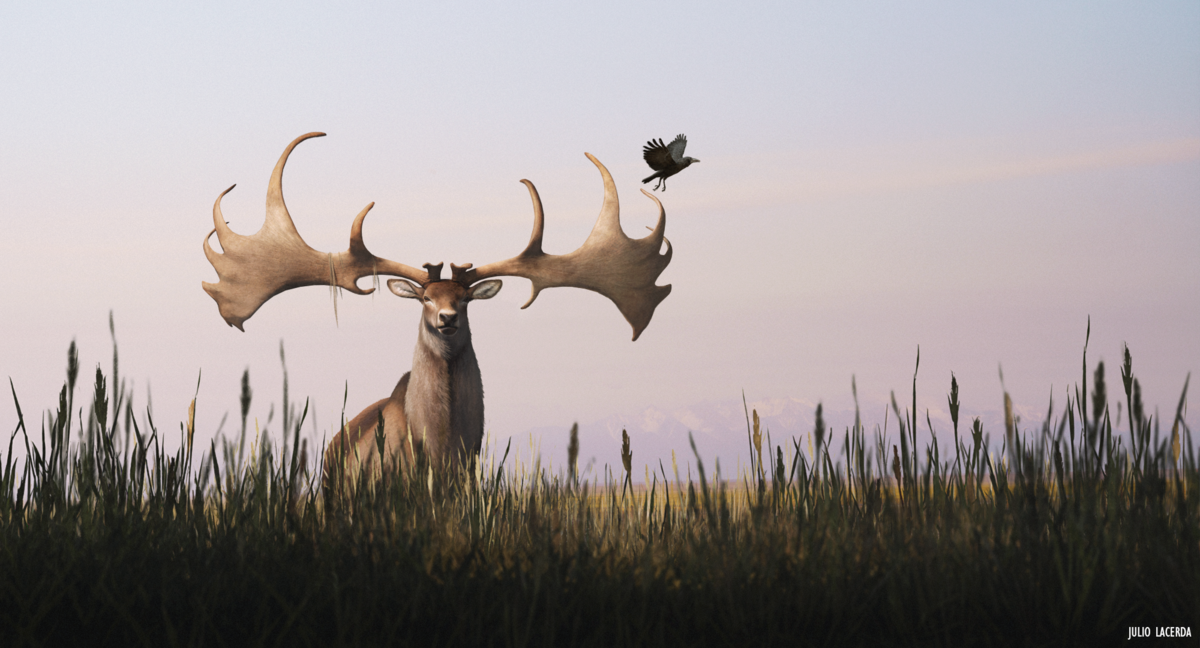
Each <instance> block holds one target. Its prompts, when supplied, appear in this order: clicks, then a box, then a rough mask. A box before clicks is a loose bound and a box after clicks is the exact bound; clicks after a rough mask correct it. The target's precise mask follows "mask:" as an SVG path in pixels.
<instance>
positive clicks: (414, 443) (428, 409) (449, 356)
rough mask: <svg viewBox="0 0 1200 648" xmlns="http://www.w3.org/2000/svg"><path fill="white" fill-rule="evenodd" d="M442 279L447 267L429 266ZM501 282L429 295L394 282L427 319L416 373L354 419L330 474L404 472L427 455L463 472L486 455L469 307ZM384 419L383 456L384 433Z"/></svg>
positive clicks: (331, 460)
mask: <svg viewBox="0 0 1200 648" xmlns="http://www.w3.org/2000/svg"><path fill="white" fill-rule="evenodd" d="M427 267H428V268H430V269H431V272H439V273H440V270H441V265H440V264H439V265H437V266H427ZM501 285H502V284H501V282H500V281H499V280H495V279H494V280H489V281H484V282H480V283H478V284H476V285H475V286H472V287H470V288H467V287H465V286H463V285H462V284H460V283H459V282H457V281H436V282H433V283H430V284H429V285H427V286H425V287H420V286H416V285H413V284H411V283H409V282H407V281H404V280H403V279H392V280H390V281H388V288H389V289H390V290H391V291H392V292H393V293H395V294H396V295H398V296H400V297H405V298H408V299H417V300H420V301H421V305H422V314H421V323H420V328H419V331H418V333H417V347H416V350H415V351H414V352H413V361H412V371H410V372H407V373H405V374H404V376H403V377H401V378H400V382H398V383H397V384H396V388H395V389H393V390H392V395H391V396H389V397H388V398H385V399H383V400H380V401H377V402H375V403H374V404H372V405H371V406H370V407H368V408H367V409H365V410H363V411H362V412H361V413H360V414H359V415H358V416H355V417H354V418H353V419H351V420H350V421H349V422H348V423H346V426H345V427H344V428H342V430H341V431H340V432H338V433H337V434H336V435H335V436H334V437H333V440H332V441H331V442H330V445H329V447H330V449H331V450H332V451H331V452H328V453H326V456H325V473H326V475H333V474H335V473H336V472H338V466H339V462H343V461H344V462H345V465H346V466H347V467H351V468H352V471H351V472H350V474H356V470H353V469H359V470H361V469H363V468H366V469H368V470H374V469H375V468H376V467H377V466H382V467H383V468H384V469H385V470H389V471H390V470H397V469H399V468H400V467H402V466H403V465H406V464H409V463H411V462H412V460H413V455H414V453H423V454H424V455H425V456H427V457H428V458H429V459H430V460H431V461H433V462H435V463H438V464H449V465H450V466H459V465H461V464H462V463H463V461H464V460H467V461H469V460H470V459H472V458H474V457H475V456H477V455H478V454H479V449H480V446H481V445H482V443H483V377H482V375H481V374H480V372H479V361H478V360H477V359H476V357H475V348H474V347H473V346H472V345H471V322H470V318H469V317H468V313H467V305H468V304H469V303H470V302H471V301H472V300H475V299H490V298H491V297H493V296H495V295H496V293H498V292H500V287H501ZM381 417H382V419H383V435H382V436H383V439H382V440H383V450H384V455H383V457H382V458H381V457H380V455H379V439H377V438H376V430H377V428H378V426H379V421H380V418H381Z"/></svg>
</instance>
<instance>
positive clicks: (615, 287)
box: [451, 153, 671, 340]
mask: <svg viewBox="0 0 1200 648" xmlns="http://www.w3.org/2000/svg"><path fill="white" fill-rule="evenodd" d="M584 155H586V156H587V157H588V159H589V160H591V161H592V164H595V165H596V167H597V168H598V169H600V177H601V178H603V180H604V203H603V205H601V207H600V216H599V217H598V218H597V219H596V225H595V226H594V227H592V233H591V234H589V235H588V238H587V240H586V241H584V243H583V246H582V247H580V248H579V249H578V250H575V251H574V252H571V253H569V254H562V255H553V254H546V253H545V252H542V230H543V228H544V226H545V221H544V218H543V215H542V200H541V198H540V197H539V196H538V192H537V189H535V188H534V186H533V183H532V182H530V181H528V180H522V181H521V182H523V183H525V186H526V187H529V195H530V197H531V198H532V199H533V235H532V236H531V237H530V238H529V244H528V245H527V246H525V251H523V252H521V253H520V254H519V255H517V256H515V257H513V258H511V259H507V260H505V261H498V262H496V263H489V264H487V265H484V266H482V267H480V268H476V269H471V264H467V265H465V266H462V267H458V266H451V268H452V270H453V271H454V275H455V276H454V278H455V279H456V280H459V281H462V282H463V283H466V284H468V285H470V284H471V283H474V282H476V281H479V280H480V279H486V278H488V277H498V276H511V277H524V278H526V279H529V280H530V281H531V282H533V292H532V294H530V295H529V301H527V302H525V305H524V306H522V307H521V308H528V307H529V305H530V304H532V303H533V300H535V299H537V296H538V293H540V292H541V291H542V290H543V289H545V288H553V287H558V286H569V287H574V288H586V289H587V290H592V291H595V292H598V293H600V294H601V295H604V296H605V297H608V298H609V299H610V300H612V302H613V303H614V304H616V305H617V308H618V309H620V311H621V314H622V315H624V316H625V319H626V321H628V322H629V324H630V325H631V326H632V327H633V339H634V340H636V339H638V336H639V335H641V334H642V331H643V330H644V329H645V328H646V326H647V325H648V324H650V318H651V317H653V316H654V309H655V308H656V307H657V306H658V304H659V302H661V301H662V300H663V299H666V297H667V295H669V294H670V293H671V286H670V285H666V286H656V285H654V282H655V280H657V279H658V275H660V274H662V271H663V269H664V268H666V267H667V264H668V263H670V262H671V242H670V241H668V240H667V239H666V238H665V237H664V236H663V234H664V232H665V231H666V226H667V215H666V212H665V211H664V210H663V206H662V203H661V202H659V200H658V198H655V197H654V195H652V194H650V193H647V192H646V191H645V190H643V191H642V193H644V194H646V196H647V197H649V198H650V199H651V200H653V201H654V202H655V204H657V205H658V223H657V224H656V225H655V226H654V229H653V230H651V233H650V234H649V235H648V236H646V237H645V238H640V239H631V238H629V237H628V236H626V235H625V232H624V231H622V230H621V216H620V206H619V205H618V202H617V188H616V186H615V185H614V184H613V179H612V176H611V175H609V173H608V169H606V168H604V165H603V164H600V161H599V160H597V159H596V158H594V157H592V154H591V153H585V154H584ZM663 241H666V243H667V251H666V252H665V253H663V254H659V249H660V248H661V247H662V244H663Z"/></svg>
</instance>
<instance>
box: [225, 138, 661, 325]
mask: <svg viewBox="0 0 1200 648" xmlns="http://www.w3.org/2000/svg"><path fill="white" fill-rule="evenodd" d="M324 135H325V134H324V133H308V134H305V135H301V136H300V137H297V138H296V139H295V140H293V141H292V143H291V144H289V145H288V146H287V148H286V149H284V151H283V154H282V155H281V156H280V157H279V161H278V162H277V163H276V164H275V170H274V172H273V173H272V174H271V182H270V185H269V186H268V189H267V216H266V222H265V223H264V224H263V227H262V229H261V230H259V231H258V233H256V234H254V235H253V236H243V235H240V234H237V233H235V232H233V231H232V230H231V229H230V228H229V226H228V225H227V224H226V223H225V219H224V217H223V216H222V214H221V198H222V197H224V196H225V194H227V193H229V192H230V191H231V190H233V187H230V188H229V189H226V190H225V191H223V192H222V193H221V195H220V196H218V197H217V200H216V203H214V205H213V230H212V231H211V232H209V233H208V236H206V237H205V238H204V254H205V256H207V257H208V260H209V262H210V263H212V265H213V268H215V269H216V271H217V276H218V277H219V280H218V282H217V283H215V284H212V283H207V282H204V283H203V287H204V290H205V291H206V292H207V293H208V294H209V295H210V296H211V297H212V298H213V299H214V300H215V301H216V302H217V306H218V308H219V310H220V313H221V316H222V317H223V318H224V319H225V321H226V323H228V324H229V325H230V326H235V327H237V328H238V329H239V330H244V329H243V324H244V323H245V321H246V320H247V319H249V318H250V317H251V316H252V315H254V313H255V312H256V311H257V310H258V309H259V307H260V306H262V305H263V303H265V302H266V301H267V300H268V299H270V298H271V297H273V296H275V295H277V294H279V293H281V292H283V291H285V290H289V289H292V288H298V287H300V286H316V285H328V286H330V287H338V288H344V289H345V290H348V291H350V292H352V293H355V294H359V295H365V294H369V293H371V292H373V290H374V289H373V288H367V289H364V288H359V287H358V285H357V282H358V280H359V279H361V278H362V277H365V276H368V275H375V276H379V275H385V276H395V277H402V278H403V279H401V280H395V279H393V280H390V281H389V282H388V288H389V289H390V290H391V291H392V292H393V293H395V294H397V295H399V296H401V297H406V298H410V299H419V300H421V301H422V304H423V305H424V322H425V325H424V326H423V331H426V332H428V333H429V334H430V335H437V336H441V338H442V339H444V340H446V341H451V340H453V339H454V337H455V335H456V334H457V331H458V330H459V329H460V328H465V325H466V322H467V320H466V304H467V302H469V301H470V300H471V299H487V298H490V297H492V296H493V295H495V294H496V293H497V292H498V291H499V290H500V285H501V284H500V282H499V281H484V280H486V279H491V278H493V277H500V276H511V277H524V278H526V279H529V280H530V281H531V282H532V284H533V290H532V294H531V295H530V297H529V301H527V302H526V303H525V305H524V306H522V308H528V307H529V305H530V304H532V303H533V301H534V300H535V299H536V298H537V296H538V293H540V292H541V291H542V290H544V289H546V288H553V287H575V288H584V289H587V290H591V291H594V292H598V293H600V294H601V295H604V296H605V297H607V298H608V299H610V300H611V301H612V302H613V303H614V304H616V306H617V308H618V309H619V310H620V311H621V314H622V315H624V316H625V319H626V321H628V322H629V324H630V325H631V326H632V327H633V339H634V340H636V339H637V338H638V336H639V335H641V333H642V331H643V330H644V329H645V328H646V326H647V325H648V324H649V323H650V319H651V317H653V315H654V309H655V308H656V307H657V306H658V304H659V303H660V302H662V300H663V299H665V298H666V296H667V295H668V294H670V292H671V286H670V285H666V286H656V285H655V284H654V282H655V280H657V278H658V275H659V274H661V273H662V271H663V269H664V268H666V267H667V264H668V263H670V262H671V253H672V249H671V243H670V241H668V240H667V239H666V237H665V236H664V232H665V230H666V213H665V211H664V210H663V207H662V203H661V202H659V200H658V198H656V197H654V196H653V195H652V194H650V193H648V192H646V191H645V190H643V191H642V193H643V194H645V195H646V196H647V197H649V198H650V199H651V200H653V201H654V203H655V204H656V205H657V206H658V222H657V224H656V225H655V227H654V228H653V229H652V230H651V232H650V234H649V235H647V236H645V237H644V238H641V239H631V238H629V237H628V236H626V235H625V233H624V231H622V229H621V223H620V212H619V207H618V203H617V189H616V186H615V185H614V183H613V179H612V176H611V175H609V173H608V170H607V169H605V168H604V165H603V164H601V163H600V161H599V160H597V159H596V158H595V157H593V156H592V155H591V154H590V153H585V155H587V157H588V159H589V160H591V161H592V163H593V164H595V165H596V167H597V168H598V169H599V170H600V176H601V178H602V180H603V182H604V202H603V203H602V205H601V208H600V216H599V217H598V218H597V220H596V224H595V226H594V227H593V228H592V232H591V234H590V235H589V236H588V238H587V240H586V241H585V242H584V244H583V245H582V246H581V247H580V248H579V249H577V250H575V251H574V252H571V253H568V254H562V255H552V254H546V253H545V252H543V251H542V232H543V229H544V226H545V222H544V217H543V213H542V203H541V198H540V197H539V196H538V193H537V189H536V188H534V186H533V183H532V182H530V181H528V180H521V182H523V183H524V184H525V186H526V187H527V188H528V189H529V194H530V197H531V198H532V200H533V234H532V236H531V237H530V239H529V244H528V245H526V246H525V250H524V251H522V252H521V253H520V254H518V255H517V256H515V257H513V258H511V259H507V260H504V261H499V262H496V263H489V264H486V265H484V266H482V267H479V268H474V267H473V266H472V264H470V263H468V264H464V265H462V266H458V265H453V264H451V274H452V276H451V278H450V280H448V281H442V280H441V278H440V272H441V268H442V264H437V265H436V266H434V265H432V264H425V268H426V269H427V270H425V271H422V270H418V269H416V268H414V267H412V266H408V265H405V264H403V263H399V262H396V261H391V260H388V259H383V258H380V257H377V256H375V255H374V254H371V252H370V251H368V250H367V247H366V245H365V244H364V243H363V238H362V225H363V220H364V219H365V218H366V216H367V212H369V211H370V210H371V208H372V207H374V205H375V203H371V204H369V205H367V206H366V207H365V208H363V210H362V211H361V212H359V214H358V216H356V217H355V218H354V221H353V223H352V224H351V226H350V247H349V248H348V249H347V250H345V251H342V252H337V253H326V252H319V251H317V250H315V249H313V248H311V247H309V245H308V244H307V243H305V242H304V240H303V239H302V238H301V237H300V233H299V232H298V231H297V230H296V226H295V224H294V223H293V222H292V218H291V216H290V215H289V214H288V211H287V206H286V205H285V204H284V201H283V168H284V166H285V165H286V164H287V160H288V156H289V155H291V153H292V150H293V149H295V148H296V145H298V144H299V143H300V142H303V141H304V140H306V139H309V138H312V137H322V136H324ZM235 186H236V185H235ZM214 233H215V234H216V235H217V239H218V240H219V241H220V243H221V247H222V248H223V249H224V252H223V253H219V252H217V251H215V250H214V249H213V248H212V247H211V246H210V245H209V240H210V239H211V237H212V235H213V234H214ZM664 243H665V245H666V251H665V252H662V253H660V249H661V248H662V247H663V245H664ZM435 268H436V272H435V271H434V269H435ZM405 280H407V281H405Z"/></svg>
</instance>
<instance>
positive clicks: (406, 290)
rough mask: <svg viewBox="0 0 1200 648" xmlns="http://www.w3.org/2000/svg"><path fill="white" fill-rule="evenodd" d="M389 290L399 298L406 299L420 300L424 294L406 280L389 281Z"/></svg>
mask: <svg viewBox="0 0 1200 648" xmlns="http://www.w3.org/2000/svg"><path fill="white" fill-rule="evenodd" d="M388 290H390V291H392V294H394V295H396V296H397V297H404V298H406V299H420V298H421V293H422V292H424V291H422V290H421V289H420V288H418V287H417V286H415V285H413V284H412V283H411V282H409V281H406V280H404V279H388Z"/></svg>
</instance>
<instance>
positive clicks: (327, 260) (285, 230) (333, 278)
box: [202, 133, 428, 330]
mask: <svg viewBox="0 0 1200 648" xmlns="http://www.w3.org/2000/svg"><path fill="white" fill-rule="evenodd" d="M324 135H325V133H307V134H305V135H301V136H300V137H297V138H296V139H294V140H292V143H291V144H288V146H287V148H286V149H284V151H283V154H282V155H280V156H279V161H278V162H277V163H276V164H275V170H274V171H273V172H272V173H271V182H270V184H269V185H268V189H267V215H266V220H265V222H264V223H263V226H262V229H260V230H259V231H258V233H256V234H254V235H253V236H242V235H241V234H238V233H236V232H234V231H233V230H231V229H230V228H229V225H227V224H226V223H225V218H224V216H223V215H222V213H221V198H223V197H224V196H225V194H227V193H229V192H230V191H232V190H233V187H230V188H229V189H226V190H225V191H223V192H222V193H221V195H220V196H217V200H216V202H215V203H214V204H213V230H212V231H210V232H209V233H208V235H207V236H205V237H204V255H205V256H206V257H207V258H208V261H209V263H211V264H212V265H213V268H214V269H215V270H216V271H217V276H218V277H219V280H218V282H217V283H215V284H212V283H208V282H203V283H202V285H203V287H204V290H205V292H207V293H208V294H209V296H211V297H212V298H213V300H215V301H216V302H217V307H218V308H219V309H220V312H221V317H223V318H224V319H225V322H226V323H228V324H229V325H230V326H235V327H237V328H238V329H239V330H245V329H244V328H242V324H243V323H244V322H245V321H246V320H247V319H250V317H251V316H252V315H254V313H255V312H256V311H258V309H259V307H260V306H262V305H263V303H265V302H266V301H267V300H268V299H270V298H271V297H274V296H275V295H278V294H279V293H281V292H283V291H285V290H289V289H291V288H298V287H300V286H316V285H328V286H337V287H339V288H344V289H346V290H349V291H350V292H353V293H356V294H359V295H365V294H368V293H371V292H373V291H374V288H365V289H364V288H359V287H358V285H357V281H358V280H359V279H360V278H362V277H365V276H367V275H370V274H377V275H392V276H398V277H405V278H407V279H411V280H413V281H417V282H419V283H422V284H423V283H425V282H426V281H427V279H428V275H427V274H426V273H425V272H424V271H421V270H417V269H416V268H413V267H411V266H407V265H405V264H403V263H398V262H395V261H391V260H388V259H382V258H379V257H377V256H375V255H374V254H371V252H370V251H369V250H367V246H366V244H365V243H363V239H362V226H363V220H364V219H366V217H367V212H369V211H371V208H372V207H374V206H375V203H371V204H369V205H367V206H366V207H364V208H363V210H362V211H361V212H359V213H358V216H356V217H355V218H354V221H353V223H352V224H351V225H350V247H349V249H347V250H346V251H344V252H337V253H327V252H320V251H318V250H315V249H313V248H312V247H309V245H308V244H307V243H305V242H304V239H303V238H301V237H300V233H299V232H298V231H297V230H296V225H295V223H294V222H293V221H292V217H291V215H290V214H288V210H287V205H286V204H285V203H284V200H283V169H284V166H286V164H287V160H288V156H289V155H291V153H292V150H293V149H295V148H296V145H298V144H299V143H300V142H303V141H304V140H306V139H309V138H312V137H322V136H324ZM235 186H236V185H235ZM213 234H216V235H217V240H218V241H219V242H220V243H221V248H222V249H223V250H224V252H223V253H219V252H217V251H215V250H213V249H212V246H211V245H210V244H209V239H211V238H212V235H213Z"/></svg>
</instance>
